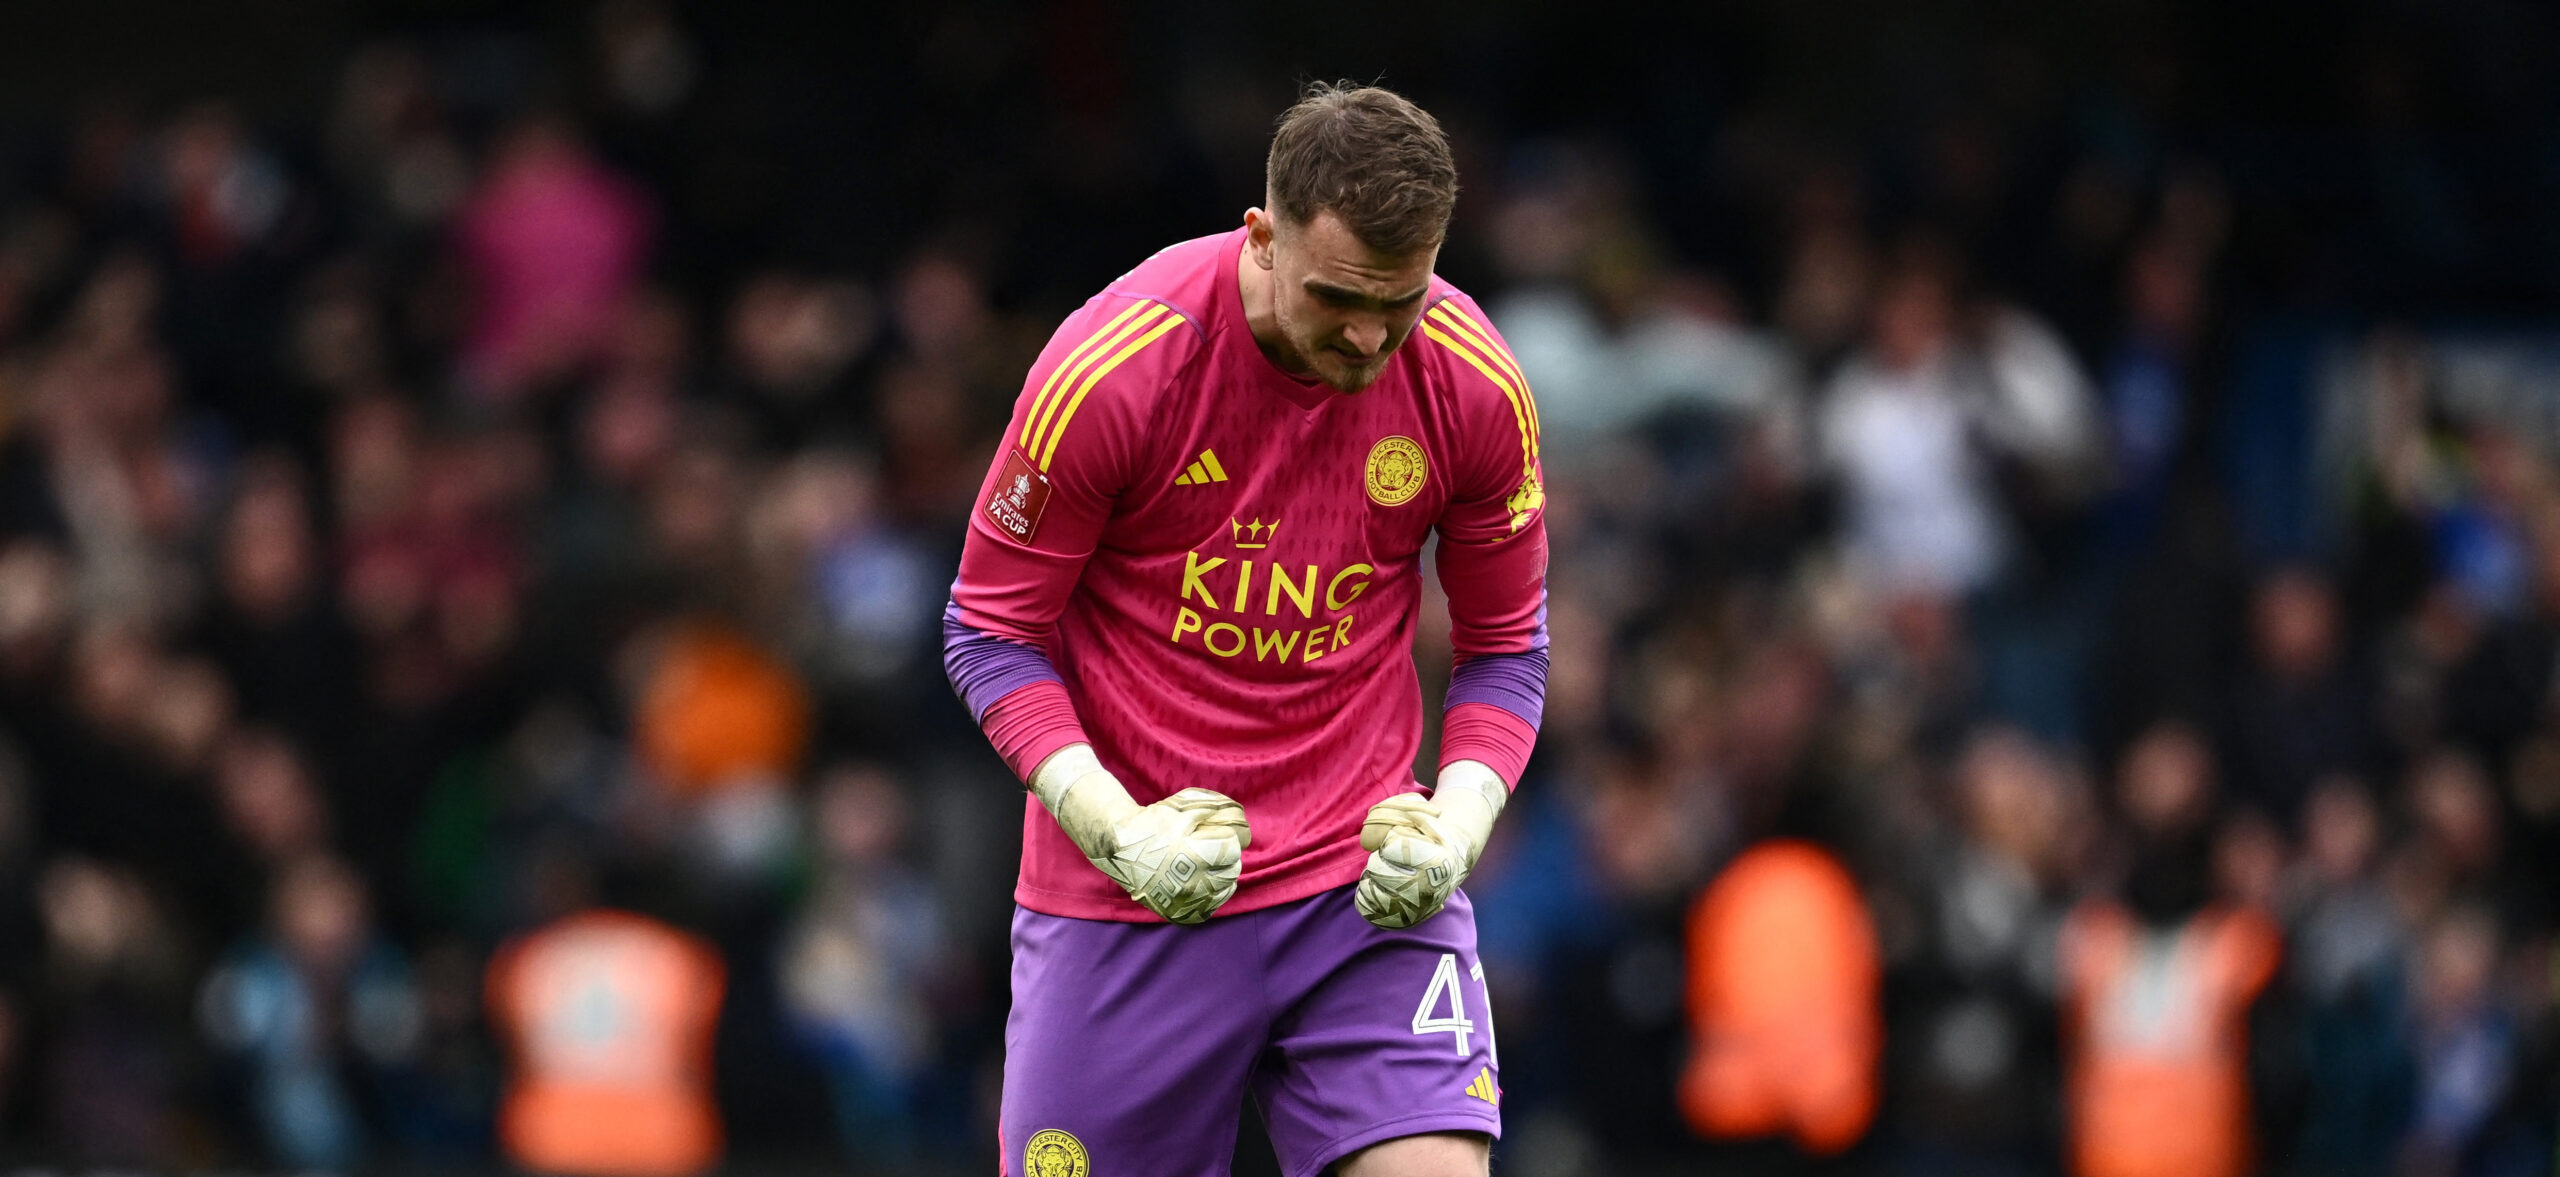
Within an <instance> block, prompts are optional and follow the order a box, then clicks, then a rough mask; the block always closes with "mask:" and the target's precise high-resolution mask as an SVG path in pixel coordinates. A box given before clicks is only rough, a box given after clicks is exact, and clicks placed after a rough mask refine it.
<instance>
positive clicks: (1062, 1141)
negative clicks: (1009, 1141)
mask: <svg viewBox="0 0 2560 1177" xmlns="http://www.w3.org/2000/svg"><path fill="white" fill-rule="evenodd" d="M1089 1167H1090V1166H1089V1165H1088V1164H1087V1161H1086V1157H1085V1154H1084V1142H1083V1141H1081V1140H1078V1139H1076V1138H1075V1137H1074V1136H1072V1135H1070V1134H1068V1133H1065V1132H1061V1131H1059V1130H1058V1129H1055V1128H1043V1129H1041V1130H1039V1131H1037V1132H1034V1133H1032V1134H1031V1143H1029V1144H1026V1145H1023V1146H1022V1177H1085V1171H1086V1170H1087V1169H1088V1168H1089Z"/></svg>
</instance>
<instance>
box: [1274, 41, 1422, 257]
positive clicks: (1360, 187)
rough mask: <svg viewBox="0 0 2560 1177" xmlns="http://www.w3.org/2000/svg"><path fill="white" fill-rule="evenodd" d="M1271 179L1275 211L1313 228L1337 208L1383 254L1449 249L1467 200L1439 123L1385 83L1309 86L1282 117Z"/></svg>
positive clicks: (1322, 83) (1343, 218) (1290, 219)
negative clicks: (1453, 222) (1453, 216)
mask: <svg viewBox="0 0 2560 1177" xmlns="http://www.w3.org/2000/svg"><path fill="white" fill-rule="evenodd" d="M1263 176H1264V184H1265V185H1266V186H1267V187H1268V188H1269V189H1270V193H1269V196H1270V200H1271V210H1272V212H1274V213H1275V214H1277V215H1279V216H1281V217H1284V218H1287V219H1288V221H1289V222H1290V223H1291V224H1293V225H1304V224H1306V223H1308V222H1309V221H1312V220H1314V219H1315V215H1316V214H1317V213H1319V212H1322V211H1324V210H1326V209H1331V210H1333V212H1334V215H1336V216H1339V217H1341V218H1342V220H1343V223H1344V224H1345V225H1346V226H1348V227H1349V228H1350V230H1351V232H1352V234H1353V235H1354V236H1356V237H1358V238H1359V239H1360V240H1361V242H1362V243H1363V244H1366V245H1367V246H1368V247H1369V248H1371V249H1374V250H1377V251H1379V252H1381V253H1410V252H1412V251H1414V250H1417V249H1427V248H1430V247H1432V246H1435V245H1438V244H1440V239H1441V238H1442V237H1443V236H1445V235H1447V233H1448V231H1449V210H1450V209H1451V208H1453V207H1455V206H1456V205H1457V203H1458V165H1457V163H1456V162H1455V161H1453V160H1452V159H1451V158H1450V156H1449V137H1448V136H1447V135H1445V134H1442V133H1441V131H1440V122H1439V120H1437V119H1434V118H1432V117H1431V115H1430V114H1429V112H1426V111H1424V110H1423V109H1422V108H1421V107H1419V106H1415V105H1414V104H1413V103H1411V102H1409V101H1406V100H1405V97H1404V96H1403V95H1401V94H1398V93H1396V92H1395V91H1393V90H1388V89H1385V88H1383V87H1379V86H1356V85H1353V84H1351V83H1349V82H1340V83H1331V84H1328V83H1324V82H1318V83H1315V84H1314V85H1311V86H1309V87H1307V91H1306V94H1305V96H1303V97H1301V98H1299V99H1298V104H1297V105H1295V106H1292V107H1290V108H1289V109H1288V110H1287V111H1286V112H1285V113H1283V114H1282V115H1281V116H1280V124H1279V129H1278V130H1277V131H1276V132H1274V133H1273V134H1272V136H1271V156H1270V158H1269V159H1268V160H1267V161H1265V163H1264V173H1263Z"/></svg>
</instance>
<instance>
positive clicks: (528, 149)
mask: <svg viewBox="0 0 2560 1177" xmlns="http://www.w3.org/2000/svg"><path fill="white" fill-rule="evenodd" d="M1334 77H1349V78H1354V79H1359V80H1364V81H1365V80H1371V79H1376V80H1382V81H1383V82H1385V83H1387V84H1389V85H1392V86H1394V87H1397V88H1398V89H1400V90H1402V91H1403V92H1405V93H1406V94H1408V95H1410V96H1412V97H1414V98H1415V99H1417V100H1418V101H1420V102H1421V103H1423V104H1424V105H1425V106H1426V107H1428V108H1429V109H1431V110H1432V111H1434V112H1435V113H1436V114H1437V115H1438V116H1439V117H1440V118H1441V119H1442V120H1443V121H1444V122H1445V123H1446V125H1447V127H1448V128H1449V130H1450V132H1451V134H1452V137H1453V139H1454V141H1455V143H1456V145H1457V147H1458V151H1459V157H1460V171H1461V177H1462V181H1463V183H1464V185H1465V191H1464V194H1463V196H1462V198H1461V200H1460V202H1459V207H1458V218H1457V223H1456V225H1455V226H1454V228H1453V230H1452V236H1451V239H1450V242H1449V244H1448V247H1447V249H1446V251H1445V252H1444V254H1443V255H1442V259H1441V270H1442V272H1443V273H1444V274H1445V275H1447V276H1448V277H1449V278H1451V279H1452V280H1454V281H1456V282H1457V283H1459V284H1460V285H1462V286H1463V287H1465V288H1467V289H1468V290H1470V291H1471V292H1473V293H1474V294H1476V295H1477V296H1478V297H1479V298H1480V299H1481V300H1483V302H1484V303H1485V304H1486V306H1487V307H1488V308H1489V309H1490V311H1491V313H1492V315H1493V317H1494V320H1495V322H1496V324H1497V325H1498V326H1499V327H1500V328H1501V329H1502V330H1503V331H1504V332H1505V333H1506V334H1507V336H1508V338H1509V340H1510V342H1511V344H1512V346H1513V348H1514V349H1515V350H1516V352H1517V354H1518V358H1519V360H1520V362H1521V364H1522V365H1523V366H1524V367H1525V368H1526V370H1527V372H1528V374H1529V376H1530V378H1531V380H1532V382H1533V384H1534V385H1535V387H1536V389H1537V395H1538V399H1539V403H1540V406H1541V410H1542V413H1543V417H1544V420H1545V421H1546V422H1549V423H1552V424H1554V425H1555V426H1556V431H1555V432H1554V433H1552V434H1548V435H1546V463H1547V474H1548V481H1549V486H1550V489H1551V498H1550V500H1549V501H1550V508H1549V526H1550V528H1551V529H1552V531H1553V541H1554V552H1555V558H1554V568H1553V574H1552V579H1551V581H1550V587H1551V592H1552V604H1551V608H1552V615H1551V622H1552V628H1553V633H1554V659H1555V660H1554V668H1553V673H1552V677H1551V678H1550V680H1549V684H1548V696H1547V712H1546V722H1545V728H1544V734H1543V738H1542V740H1541V742H1540V745H1539V751H1538V755H1537V759H1536V760H1535V761H1534V763H1533V765H1532V768H1531V771H1530V773H1529V776H1528V780H1527V781H1526V783H1525V784H1524V785H1523V787H1522V789H1521V791H1520V799H1519V801H1518V803H1516V804H1515V805H1514V806H1513V808H1512V812H1511V814H1510V816H1508V817H1507V818H1505V820H1504V821H1503V823H1502V827H1501V830H1500V831H1499V835H1498V837H1497V839H1496V841H1495V843H1494V845H1493V847H1492V848H1491V850H1490V851H1489V852H1488V855H1487V858H1486V861H1485V862H1484V863H1483V865H1482V866H1481V867H1480V868H1479V869H1478V871H1477V873H1476V875H1475V877H1474V879H1473V880H1471V881H1470V883H1469V890H1470V892H1471V893H1472V894H1473V895H1474V896H1475V897H1476V900H1477V905H1478V908H1477V909H1478V913H1479V919H1480V926H1481V933H1482V940H1483V955H1484V962H1485V966H1486V968H1487V970H1488V974H1489V978H1490V985H1491V990H1492V992H1493V994H1494V995H1495V996H1494V1005H1495V1008H1494V1011H1493V1016H1494V1018H1495V1020H1496V1021H1498V1023H1499V1026H1500V1031H1499V1041H1500V1050H1501V1051H1502V1053H1503V1054H1504V1055H1505V1056H1506V1058H1507V1060H1508V1064H1509V1065H1508V1066H1507V1067H1506V1068H1505V1070H1504V1075H1503V1078H1504V1082H1505V1083H1506V1084H1507V1090H1506V1091H1505V1092H1504V1094H1503V1112H1504V1117H1505V1122H1506V1125H1507V1133H1506V1136H1505V1139H1504V1142H1503V1144H1502V1147H1501V1149H1500V1150H1499V1152H1498V1154H1497V1163H1496V1169H1497V1171H1498V1172H1501V1173H1505V1174H1517V1175H1522V1177H1576V1175H1599V1174H1621V1173H1628V1174H1650V1173H1666V1174H1667V1173H1698V1172H1715V1173H1726V1172H1737V1173H1748V1172H1763V1171H1773V1172H1774V1171H1789V1170H1794V1169H1799V1168H1812V1169H1817V1170H1825V1171H1834V1172H1852V1173H1868V1172H1875V1173H1950V1174H1953V1173H1965V1174H2041V1173H2059V1172H2066V1171H2068V1172H2075V1173H2085V1174H2100V1175H2110V1177H2112V1175H2117V1174H2122V1175H2126V1177H2139V1175H2142V1174H2148V1173H2155V1172H2156V1173H2178V1174H2200V1175H2204V1177H2218V1175H2221V1174H2238V1173H2243V1172H2252V1171H2264V1172H2284V1173H2304V1174H2330V1173H2337V1174H2351V1173H2373V1174H2385V1173H2388V1174H2444V1175H2455V1174H2461V1175H2471V1174H2478V1175H2506V1174H2531V1173H2549V1172H2551V1171H2552V1165H2553V1156H2554V1151H2555V1141H2554V1129H2553V1123H2554V1118H2555V1114H2560V1033H2556V1031H2560V1021H2556V1020H2555V1012H2554V1002H2555V992H2554V990H2555V982H2560V968H2555V954H2554V933H2555V930H2560V16H2555V14H2554V12H2553V11H2552V10H2551V9H2549V8H2547V7H2545V6H2542V5H2538V4H2530V3H2524V2H2522V0H2454V2H2445V3H2408V2H2403V0H2348V2H2346V3H2311V2H2309V0H2277V2H2273V3H2267V4H2255V5H2246V6H2233V5H2223V4H2211V3H2200V2H2187V3H2137V2H2132V0H2102V2H2096V3H2082V4H2071V5H2040V4H2025V3H2014V2H2000V0H1994V2H1988V3H1952V2H1947V0H1917V2H1913V0H1897V2H1892V3H1885V2H1878V0H1841V2H1831V3H1821V4H1791V3H1778V2H1772V0H1748V2H1743V3H1734V4H1728V5H1715V6H1698V9H1697V10H1696V11H1693V12H1690V13H1688V14H1686V15H1677V14H1665V13H1662V12H1657V11H1652V10H1651V6H1647V5H1623V6H1621V5H1616V4H1611V3H1598V2H1594V3H1578V4H1571V5H1537V4H1528V3H1503V2H1496V3H1483V4H1453V3H1423V4H1415V5H1403V6H1376V5H1367V6H1332V5H1306V6H1291V7H1282V6H1261V7H1247V6H1226V5H1172V4H1161V3H1149V2H1143V0H1060V2H1057V3H1048V4H1025V5H1008V4H998V3H970V2H958V3H950V4H936V5H920V6H914V7H909V8H904V9H897V10H889V11H869V10H867V9H866V7H865V6H833V5H814V4H813V5H802V6H792V7H765V6H750V5H737V4H708V3H703V4H689V3H670V2H658V0H607V2H605V3H601V4H588V3H568V2H562V3H539V4H533V5H529V6H519V5H514V4H503V3H496V2H494V0H383V2H378V3H365V4H353V5H342V4H333V3H323V2H320V0H239V2H236V3H227V4H220V5H212V4H178V3H162V2H152V0H90V2H87V3H81V4H55V5H37V4H28V3H19V4H8V5H5V6H0V1166H8V1167H11V1168H13V1169H27V1170H30V1171H35V1170H41V1171H60V1170H62V1169H65V1168H68V1169H72V1170H82V1169H91V1168H112V1169H114V1170H116V1171H122V1172H129V1171H135V1170H146V1171H176V1170H204V1169H217V1170H223V1171H273V1172H283V1171H292V1172H310V1171H332V1170H364V1171H389V1172H421V1173H428V1172H479V1171H494V1170H498V1169H501V1168H514V1169H519V1170H558V1171H564V1172H587V1173H597V1174H602V1175H607V1177H620V1175H628V1177H659V1175H665V1177H677V1175H681V1174H685V1173H690V1172H694V1171H697V1170H700V1169H702V1168H704V1167H706V1166H709V1165H713V1164H720V1165H724V1166H725V1167H726V1168H727V1169H729V1170H731V1171H736V1172H747V1173H755V1172H786V1173H803V1172H805V1173H816V1172H821V1171H824V1172H831V1173H833V1172H852V1173H922V1174H940V1173H972V1174H978V1173H986V1172H988V1171H990V1168H991V1162H992V1159H993V1158H992V1155H991V1153H992V1149H991V1145H990V1142H991V1140H992V1139H993V1135H994V1104H995V1092H996V1090H997V1087H996V1084H997V1076H998V1074H999V1068H1000V1065H1001V1060H1002V1036H1001V1031H1002V1024H1003V1017H1004V1011H1005V1005H1006V952H1005V941H1004V931H1005V925H1006V920H1007V918H1008V915H1009V912H1010V901H1009V892H1010V887H1011V883H1012V878H1013V861H1014V857H1015V854H1016V842H1017V839H1018V837H1019V825H1018V822H1019V810H1020V805H1021V800H1020V798H1021V791H1020V787H1019V785H1018V784H1017V783H1016V782H1015V781H1013V780H1012V779H1011V778H1010V777H1009V776H1008V775H1007V774H1006V772H1005V770H1004V768H1003V766H1002V765H1001V764H1000V763H999V762H998V761H997V760H996V758H995V757H994V756H993V754H992V753H991V752H990V751H989V750H988V749H987V747H986V746H985V742H984V740H983V738H982V737H981V736H980V735H979V733H978V732H977V731H976V729H975V728H974V727H973V726H972V725H971V723H970V722H969V719H968V717H967V715H966V714H965V712H964V711H963V710H962V709H961V708H960V706H959V705H958V704H957V702H956V701H955V700H954V699H953V698H952V695H951V692H950V689H949V687H948V686H947V684H946V683H945V681H944V679H943V675H942V670H941V666H940V662H939V658H938V654H939V649H938V635H937V632H936V627H935V620H936V618H937V616H938V613H939V610H940V608H941V605H942V602H943V598H944V595H945V592H946V588H947V585H948V584H949V582H950V579H951V577H952V575H953V570H954V568H955V566H956V561H957V554H958V547H959V540H960V537H961V534H962V530H963V526H964V519H965V516H966V512H967V509H968V507H969V502H970V496H971V494H972V493H973V491H974V489H975V487H976V486H977V483H978V480H979V478H980V476H981V474H982V472H983V470H984V468H985V463H986V462H987V460H988V456H989V455H990V454H991V453H992V452H993V446H994V437H995V433H996V431H997V430H998V429H999V428H1000V427H1001V425H1002V423H1003V421H1004V419H1005V415H1006V412H1007V409H1008V407H1009V405H1010V403H1011V400H1012V398H1013V396H1014V394H1015V393H1016V391H1017V389H1018V386H1019V382H1020V380H1021V378H1022V375H1023V372H1024V370H1025V368H1026V366H1027V365H1028V363H1029V362H1030V360H1031V359H1032V357H1033V356H1034V355H1035V354H1036V352H1037V350H1038V348H1039V347H1040V345H1041V343H1042V342H1043V340H1044V339H1045V338H1046V336H1047V334H1048V332H1049V331H1050V330H1051V329H1052V327H1054V325H1055V324H1056V323H1057V321H1058V320H1059V319H1060V317H1061V316H1062V315H1063V314H1065V313H1066V312H1067V311H1068V310H1069V309H1071V308H1073V307H1074V306H1075V305H1076V304H1078V303H1079V302H1081V301H1082V300H1083V299H1084V298H1085V297H1086V296H1088V295H1089V294H1091V293H1092V292H1093V291H1094V290H1096V289H1098V288H1099V287H1100V286H1101V285H1102V284H1103V283H1105V282H1107V281H1109V280H1110V279H1111V278H1112V277H1113V276H1115V275H1117V274H1119V273H1120V272H1122V271H1123V270H1125V269H1126V268H1128V267H1129V266H1130V265H1132V264H1134V263H1135V262H1136V261H1137V260H1139V259H1140V258H1142V257H1144V256H1146V255H1147V254H1148V253H1150V252H1152V251H1153V250H1154V249H1156V248H1158V247H1159V246H1162V245H1164V244H1167V243H1169V242H1172V241H1175V240H1179V239H1182V238H1186V237H1192V236H1198V235H1202V234H1208V233H1215V232H1219V231H1223V230H1225V229H1227V228H1230V227H1232V226H1233V225H1234V224H1236V223H1237V219H1238V215H1239V213H1240V212H1241V210H1242V209H1243V208H1245V207H1246V206H1247V205H1249V204H1253V203H1257V202H1258V200H1259V196H1260V190H1261V166H1262V152H1263V150H1264V147H1265V145H1266V141H1267V135H1268V129H1269V126H1270V124H1271V121H1272V119H1273V117H1274V116H1275V115H1277V114H1278V112H1279V111H1280V110H1281V109H1282V108H1283V107H1284V106H1285V105H1287V103H1288V102H1289V101H1290V100H1291V98H1292V96H1293V92H1294V88H1295V86H1296V85H1297V84H1299V83H1300V82H1303V81H1306V80H1310V79H1316V78H1334ZM1425 617H1426V621H1425V626H1424V629H1425V638H1424V641H1423V643H1422V647H1421V649H1419V650H1418V651H1417V659H1418V661H1419V664H1420V666H1421V668H1422V673H1423V678H1424V681H1425V686H1426V690H1437V689H1438V686H1439V684H1440V683H1441V682H1442V681H1444V680H1445V677H1446V667H1447V659H1448V654H1447V647H1446V644H1445V621H1443V620H1439V619H1438V618H1437V614H1436V612H1435V611H1434V610H1432V609H1430V608H1426V613H1425ZM1430 747H1431V744H1430V742H1429V741H1426V744H1425V756H1426V757H1428V756H1429V754H1430V753H1429V749H1430ZM1603 835H1605V836H1603ZM1243 1132H1244V1136H1245V1142H1244V1144H1243V1146H1242V1149H1241V1153H1242V1158H1243V1159H1242V1160H1241V1161H1240V1163H1239V1172H1241V1173H1250V1174H1267V1173H1271V1172H1274V1171H1275V1170H1274V1167H1273V1166H1272V1164H1271V1162H1270V1160H1269V1157H1268V1150H1267V1147H1266V1146H1261V1145H1260V1144H1259V1142H1258V1136H1257V1134H1258V1132H1259V1129H1258V1127H1256V1125H1255V1124H1254V1121H1253V1116H1252V1114H1251V1113H1250V1112H1248V1113H1247V1115H1246V1116H1245V1123H1244V1127H1243ZM1257 1149H1260V1150H1261V1151H1259V1152H1257V1151H1256V1150H1257Z"/></svg>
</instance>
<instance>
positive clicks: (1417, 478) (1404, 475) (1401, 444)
mask: <svg viewBox="0 0 2560 1177" xmlns="http://www.w3.org/2000/svg"><path fill="white" fill-rule="evenodd" d="M1427 473H1428V471H1426V470H1425V469H1424V465H1423V461H1422V446H1421V445H1419V444H1417V443H1416V442H1415V441H1414V440H1413V439H1412V438H1410V437H1382V438H1379V439H1378V444H1376V445H1373V446H1370V447H1369V470H1368V483H1369V501H1371V502H1374V503H1376V504H1378V505H1379V506H1381V507H1401V506H1403V505H1405V504H1406V503H1409V502H1412V501H1413V496H1415V495H1418V494H1421V493H1422V480H1423V478H1424V477H1425V475H1426V474H1427Z"/></svg>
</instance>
